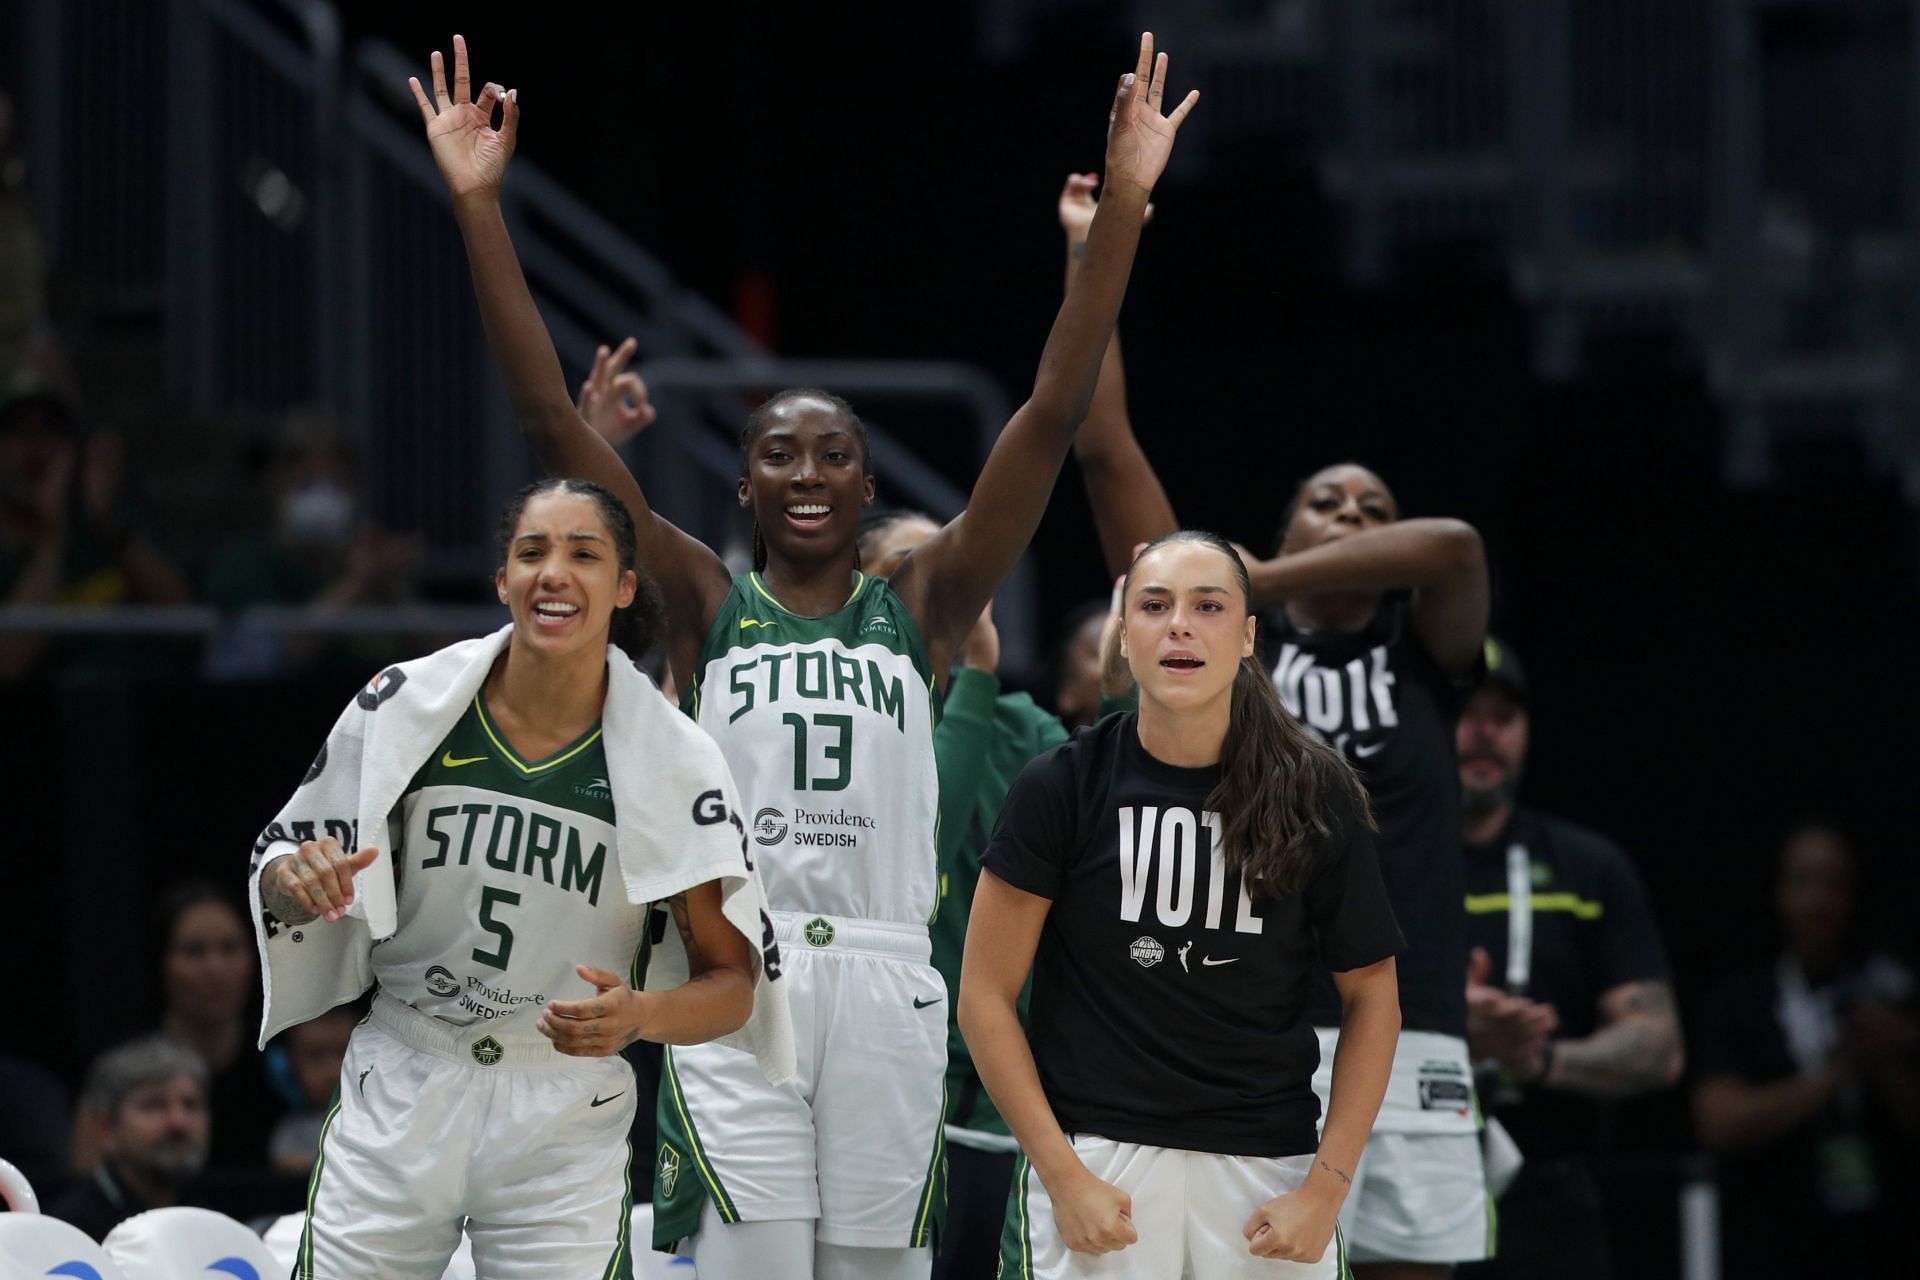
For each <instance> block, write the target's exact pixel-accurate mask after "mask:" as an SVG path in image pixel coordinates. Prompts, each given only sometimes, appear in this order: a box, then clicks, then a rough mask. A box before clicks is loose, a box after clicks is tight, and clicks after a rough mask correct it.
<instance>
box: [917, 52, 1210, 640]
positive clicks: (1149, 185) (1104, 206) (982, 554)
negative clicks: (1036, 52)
mask: <svg viewBox="0 0 1920 1280" xmlns="http://www.w3.org/2000/svg"><path fill="white" fill-rule="evenodd" d="M1166 74H1167V59H1166V55H1165V54H1161V55H1160V57H1159V58H1158V59H1157V60H1155V58H1154V56H1153V37H1152V35H1151V34H1148V35H1145V36H1142V37H1141V40H1140V57H1139V61H1138V63H1137V65H1136V66H1135V68H1134V70H1133V71H1132V72H1131V73H1130V74H1128V75H1125V76H1122V77H1121V79H1120V86H1119V90H1118V92H1117V93H1116V94H1115V97H1114V102H1113V109H1112V112H1111V113H1110V114H1109V116H1108V128H1107V190H1106V199H1104V200H1103V201H1101V202H1100V209H1099V212H1098V213H1097V214H1096V215H1095V217H1094V220H1093V226H1092V229H1091V230H1090V231H1089V233H1088V236H1087V250H1086V255H1085V257H1084V258H1083V259H1082V261H1081V264H1080V270H1079V271H1078V272H1077V273H1076V274H1075V276H1074V279H1073V284H1072V286H1071V287H1070V288H1069V289H1068V290H1067V297H1066V301H1065V302H1064V303H1063V304H1062V305H1061V307H1060V312H1059V314H1058V315H1057V316H1056V317H1055V318H1054V322H1053V329H1052V331H1051V332H1050V333H1049V334H1048V335H1047V345H1046V349H1045V350H1044V351H1042V352H1041V354H1040V368H1039V372H1038V373H1037V374H1036V375H1035V377H1034V383H1033V393H1032V394H1031V395H1030V396H1029V397H1028V399H1027V402H1026V403H1025V404H1023V405H1021V406H1020V408H1019V410H1018V411H1017V412H1015V414H1014V415H1013V419H1012V420H1011V421H1010V422H1008V423H1007V425H1006V428H1005V429H1004V430H1002V431H1001V433H1000V438H999V440H998V441H996V442H995V444H994V447H993V452H992V453H991V454H989V455H988V457H987V461H986V465H985V466H984V467H982V468H981V471H980V478H979V480H978V481H976V482H975V484H974V488H973V493H972V495H971V496H970V497H969V499H968V501H967V509H966V510H965V511H963V512H961V513H960V515H959V516H957V517H956V518H955V519H954V521H953V523H951V524H949V525H948V526H947V527H946V528H944V529H942V530H941V531H940V532H939V533H938V534H935V535H934V536H933V537H932V538H931V539H929V540H928V541H927V542H925V543H923V544H922V545H921V546H920V547H919V548H917V549H916V550H915V551H914V553H913V554H912V555H910V556H908V557H907V562H906V563H905V564H904V565H902V566H901V568H900V570H899V572H897V573H896V574H895V575H894V577H893V585H894V590H896V591H898V592H899V593H900V594H901V596H902V598H903V599H905V600H906V602H907V605H908V607H909V608H910V609H912V610H913V613H914V616H915V617H916V618H917V619H918V620H919V622H920V624H921V627H922V629H923V630H924V631H925V632H926V634H927V638H928V647H929V649H930V650H931V653H930V655H929V656H930V657H931V658H932V660H933V664H934V669H935V670H937V671H944V670H945V669H946V666H947V664H948V661H949V660H950V659H951V657H952V655H953V653H954V652H955V650H956V649H957V647H958V646H959V644H960V643H961V640H962V639H963V638H964V637H965V636H966V634H967V631H968V630H969V629H970V628H971V627H972V626H973V622H974V619H975V618H977V617H979V615H980V610H981V609H983V608H984V607H986V603H987V601H988V599H989V598H991V597H992V595H993V592H994V590H995V588H997V587H998V586H999V585H1000V582H1001V580H1002V579H1004V578H1005V577H1006V575H1007V574H1008V572H1009V571H1011V570H1012V568H1013V566H1014V563H1015V562H1016V561H1017V560H1018V559H1019V558H1020V554H1021V552H1023V551H1024V550H1025V549H1026V546H1027V543H1028V542H1029V541H1031V540H1032V538H1033V531H1034V529H1035V528H1037V527H1038V526H1039V523H1040V517H1041V515H1042V514H1043V513H1044V512H1045V511H1046V507H1047V499H1048V497H1049V496H1050V495H1051V494H1052V492H1053V484H1054V481H1055V480H1056V479H1058V478H1059V475H1060V467H1061V464H1062V463H1064V462H1065V461H1066V455H1067V450H1068V449H1069V448H1070V447H1071V446H1072V443H1073V434H1074V431H1075V429H1076V428H1078V427H1079V425H1080V422H1081V420H1082V419H1084V418H1085V417H1086V415H1087V405H1088V402H1089V401H1090V400H1091V399H1092V397H1093V389H1094V384H1095V382H1096V380H1097V378H1098V376H1099V372H1100V360H1101V358H1102V356H1103V355H1104V353H1105V351H1106V348H1107V339H1108V338H1109V337H1110V336H1111V335H1112V333H1113V324H1114V321H1115V319H1116V318H1117V317H1118V316H1119V314H1120V301H1121V299H1122V298H1123V297H1124V296H1125V294H1126V290H1127V277H1128V276H1129V274H1131V272H1132V270H1133V254H1134V250H1135V248H1136V247H1138V245H1139V242H1140V223H1141V220H1142V219H1143V218H1144V217H1145V215H1146V208H1147V197H1148V196H1149V195H1150V194H1151V193H1152V191H1153V184H1154V183H1155V182H1156V181H1158V180H1159V177H1160V174H1161V172H1162V171H1163V170H1164V169H1165V168H1166V164H1167V157H1168V156H1169V155H1170V154H1171V152H1172V149H1173V139H1174V134H1175V132H1176V131H1177V130H1178V129H1179V127H1180V122H1181V121H1182V120H1184V119H1186V116H1187V113H1188V112H1189V111H1191V110H1192V109H1193V104H1194V103H1195V102H1196V101H1197V100H1198V99H1199V94H1198V93H1189V94H1188V95H1187V97H1186V99H1185V100H1184V101H1182V102H1181V103H1180V104H1179V105H1178V106H1176V107H1175V108H1174V109H1173V111H1172V112H1171V113H1170V114H1167V115H1162V114H1161V111H1160V107H1161V97H1162V95H1163V93H1164V91H1165V87H1166Z"/></svg>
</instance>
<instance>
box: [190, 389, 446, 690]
mask: <svg viewBox="0 0 1920 1280" xmlns="http://www.w3.org/2000/svg"><path fill="white" fill-rule="evenodd" d="M267 489H268V490H269V492H271V494H272V495H273V503H274V507H273V516H272V522H273V527H272V531H271V532H270V533H269V534H268V535H266V536H264V537H252V538H246V539H241V540H238V541H235V542H232V543H230V544H228V545H227V546H226V547H224V548H222V549H221V550H220V551H219V552H218V553H217V554H216V555H215V556H214V559H213V562H212V564H211V566H210V567H209V569H208V571H207V579H206V596H207V601H208V603H210V604H212V605H214V606H215V607H217V608H220V609H224V610H229V611H233V612H238V611H240V610H243V609H247V608H250V607H253V606H257V605H306V606H308V607H310V608H312V609H315V610H321V611H325V610H338V609H347V608H352V607H355V606H362V605H396V604H404V603H406V602H408V601H411V600H413V599H414V598H415V575H416V572H417V570H418V567H419V562H420V544H419V542H418V540H417V539H414V538H412V537H407V536H403V535H400V534H395V533H391V532H389V531H388V530H386V529H384V528H382V527H381V526H380V525H379V524H378V523H377V522H375V521H374V520H373V519H372V518H371V517H370V516H369V515H368V514H367V511H366V500H365V495H364V494H363V493H362V491H361V485H360V471H359V466H358V464H357V462H356V460H355V458H354V455H353V451H352V450H351V449H350V448H348V446H347V444H346V442H345V441H344V440H343V439H342V438H341V436H340V432H339V430H338V427H337V424H334V423H332V422H331V421H329V420H327V419H325V418H323V417H320V416H317V415H314V414H309V413H297V414H293V415H290V416H289V417H288V418H287V420H286V422H285V423H284V424H283V426H282V428H281V431H280V434H279V438H278V439H277V440H276V441H275V443H274V451H273V460H272V462H271V464H270V467H269V480H268V484H267ZM410 652H411V649H410V648H408V647H407V645H406V644H405V641H404V638H397V637H386V636H381V637H354V638H352V639H349V640H346V641H343V642H341V643H339V644H334V643H330V642H329V641H328V639H327V638H326V637H323V636H312V635H296V636H291V637H290V636H287V635H284V634H281V633H274V632H266V631H251V632H250V631H244V630H242V631H235V632H229V633H228V634H227V635H226V636H224V637H222V639H221V641H220V643H219V644H218V645H217V646H216V648H215V651H214V653H213V655H212V657H211V660H210V661H211V668H212V673H213V674H214V675H215V676H217V677H220V678H224V679H247V678H263V677H271V676H277V675H282V674H285V673H287V672H289V671H300V670H309V671H310V670H311V669H312V668H313V667H314V666H315V665H316V664H318V663H320V662H321V661H323V660H327V659H331V660H333V661H336V662H337V663H338V664H339V665H340V666H341V667H342V669H343V670H345V671H346V672H348V673H350V674H351V675H353V676H354V677H355V678H358V677H361V676H364V675H365V674H366V673H367V672H368V671H372V670H376V669H377V668H379V667H380V666H382V665H384V664H386V663H388V662H391V661H394V660H396V659H397V658H398V657H399V656H403V655H404V654H406V653H410Z"/></svg>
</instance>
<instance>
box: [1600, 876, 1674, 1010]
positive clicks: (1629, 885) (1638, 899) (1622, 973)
mask: <svg viewBox="0 0 1920 1280" xmlns="http://www.w3.org/2000/svg"><path fill="white" fill-rule="evenodd" d="M1603 852H1604V853H1605V855H1606V860H1605V862H1604V863H1603V864H1602V866H1603V871H1602V879H1601V892H1602V893H1603V894H1604V895H1605V896H1604V897H1603V898H1602V899H1601V901H1602V902H1604V903H1605V904H1606V911H1605V914H1604V915H1602V916H1601V920H1602V922H1603V923H1602V927H1601V930H1600V955H1599V957H1598V959H1599V961H1600V972H1599V974H1598V977H1599V987H1600V990H1602V991H1609V990H1611V989H1613V988H1614V987H1618V986H1621V985H1623V984H1625V983H1629V982H1668V981H1671V980H1672V970H1671V969H1670V968H1669V967H1668V965H1667V949H1666V946H1665V945H1664V944H1663V943H1662V942H1661V941H1660V929H1659V926H1657V925H1656V924H1655V923H1654V920H1653V908H1652V906H1651V905H1650V904H1649V903H1648V902H1647V890H1646V886H1645V885H1644V884H1642V883H1641V881H1640V873H1639V872H1638V871H1636V870H1635V869H1634V866H1633V863H1631V862H1629V861H1628V860H1627V855H1626V854H1624V853H1622V852H1621V851H1620V850H1619V849H1617V848H1614V847H1613V846H1612V845H1606V846H1603Z"/></svg>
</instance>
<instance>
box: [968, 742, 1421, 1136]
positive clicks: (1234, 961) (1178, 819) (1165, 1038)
mask: <svg viewBox="0 0 1920 1280" xmlns="http://www.w3.org/2000/svg"><path fill="white" fill-rule="evenodd" d="M1138 724H1139V716H1138V715H1137V714H1134V713H1128V714H1124V715H1113V716H1108V717H1107V718H1106V719H1105V720H1102V721H1101V722H1100V723H1099V724H1097V725H1094V726H1092V727H1091V728H1085V729H1081V730H1079V731H1078V732H1077V733H1075V735H1074V736H1073V738H1072V740H1070V741H1069V742H1067V743H1065V744H1064V745H1062V746H1059V747H1056V748H1054V749H1053V750H1052V751H1049V752H1047V753H1046V754H1044V755H1041V756H1036V757H1035V758H1034V760H1033V761H1032V762H1031V763H1030V764H1028V765H1027V767H1026V768H1025V769H1024V770H1023V771H1022V772H1021V774H1020V777H1019V779H1018V780H1016V781H1015V783H1014V784H1013V790H1012V791H1010V792H1009V793H1008V794H1007V801H1006V805H1005V806H1004V807H1003V808H1002V809H1001V811H1000V820H999V822H998V824H997V825H996V826H995V828H994V833H993V839H992V841H991V842H990V843H989V844H988V846H987V850H986V852H985V854H983V855H982V857H981V864H982V865H983V866H984V867H986V869H987V870H989V871H991V872H992V873H993V874H994V875H996V876H998V877H1000V879H1002V880H1004V881H1006V882H1007V883H1008V884H1010V885H1012V886H1013V887H1014V888H1016V889H1023V890H1025V891H1026V892H1028V893H1032V894H1037V895H1039V896H1041V897H1043V898H1048V899H1051V900H1052V902H1053V907H1052V909H1051V910H1050V911H1049V912H1048V913H1047V923H1046V927H1045V929H1044V930H1043V931H1042V933H1041V935H1040V945H1039V950H1038V952H1037V953H1036V955H1035V957H1034V965H1033V1003H1032V1007H1031V1012H1030V1014H1029V1017H1028V1032H1027V1039H1028V1042H1029V1044H1030V1045H1031V1046H1032V1048H1033V1058H1034V1063H1035V1065H1036V1066H1037V1067H1038V1068H1039V1071H1040V1082H1041V1084H1042V1086H1043V1087H1044V1088H1045V1089H1046V1094H1047V1100H1048V1102H1050V1103H1051V1104H1052V1106H1053V1112H1054V1115H1055V1116H1056V1117H1057V1118H1058V1120H1059V1121H1060V1126H1061V1128H1063V1129H1065V1130H1066V1131H1067V1132H1068V1133H1092V1134H1097V1135H1099V1136H1101V1137H1104V1138H1110V1139H1112V1140H1114V1141H1116V1142H1137V1143H1144V1144H1148V1145H1152V1146H1160V1147H1175V1148H1179V1149H1182V1150H1187V1151H1208V1152H1217V1153H1220V1154H1224V1155H1256V1156H1287V1155H1299V1154H1302V1153H1304V1152H1310V1151H1312V1150H1313V1149H1314V1147H1315V1140H1314V1125H1315V1122H1316V1121H1317V1120H1318V1118H1319V1115H1320V1106H1319V1103H1318V1101H1316V1100H1315V1098H1314V1096H1313V1089H1312V1079H1313V1071H1314V1067H1315V1066H1316V1065H1317V1064H1318V1062H1319V1053H1320V1051H1319V1043H1318V1041H1317V1039H1316V1037H1315V1036H1314V1033H1313V1025H1312V1023H1311V1022H1310V1021H1309V1020H1308V1019H1307V1017H1306V1006H1307V990H1308V977H1309V974H1310V973H1311V972H1312V971H1313V969H1314V967H1315V965H1316V962H1317V963H1319V964H1322V965H1325V966H1326V967H1327V968H1328V969H1332V970H1336V971H1342V972H1344V971H1346V970H1349V969H1358V968H1362V967H1364V966H1366V965H1370V964H1374V963H1376V962H1378V961H1381V960H1384V959H1386V958H1387V957H1388V956H1391V955H1393V954H1394V953H1395V952H1396V951H1397V950H1398V949H1399V947H1400V934H1399V930H1398V929H1397V928H1396V927H1395V926H1394V921H1393V913H1392V911H1391V909H1390V908H1389V907H1388V905H1387V895H1386V889H1385V887H1384V886H1383V885H1382V884H1381V882H1380V869H1379V867H1378V865H1377V864H1376V863H1375V861H1374V853H1373V836H1372V833H1371V832H1370V831H1368V830H1367V828H1366V827H1365V826H1364V825H1362V824H1361V823H1360V821H1359V820H1358V818H1357V810H1356V808H1355V807H1354V806H1353V805H1352V803H1351V802H1350V801H1347V800H1345V799H1340V798H1332V797H1329V798H1328V804H1327V808H1326V810H1325V812H1327V813H1328V817H1329V821H1328V825H1329V826H1330V827H1332V828H1333V835H1332V838H1331V839H1328V840H1326V841H1324V842H1323V844H1322V847H1321V848H1319V849H1318V850H1316V851H1315V855H1314V864H1313V868H1312V871H1311V873H1310V875H1309V878H1308V882H1307V884H1306V886H1305V888H1304V889H1303V890H1302V891H1301V892H1298V893H1290V894H1285V895H1282V896H1277V897H1276V896H1271V895H1265V896H1261V897H1254V896H1252V895H1251V894H1249V893H1248V892H1247V889H1246V886H1245V885H1243V884H1241V883H1239V882H1237V881H1233V880H1232V879H1231V878H1230V877H1229V876H1228V875H1227V874H1226V865H1225V862H1224V860H1223V859H1222V857H1221V856H1220V854H1219V853H1218V851H1217V848H1216V846H1217V843H1218V841H1217V835H1218V832H1219V830H1220V825H1221V824H1220V816H1219V815H1218V814H1213V813H1208V812H1207V811H1206V800H1207V796H1208V795H1209V794H1210V793H1211V792H1212V790H1213V788H1214V784H1215V783H1216V782H1218V781H1219V778H1220V770H1219V768H1218V767H1211V768H1205V769H1183V768H1179V767H1176V766H1174V765H1169V764H1164V763H1162V762H1161V761H1159V760H1156V759H1154V758H1153V757H1152V756H1151V755H1149V754H1148V753H1147V751H1146V749H1145V748H1144V747H1142V746H1141V745H1140V738H1139V730H1138Z"/></svg>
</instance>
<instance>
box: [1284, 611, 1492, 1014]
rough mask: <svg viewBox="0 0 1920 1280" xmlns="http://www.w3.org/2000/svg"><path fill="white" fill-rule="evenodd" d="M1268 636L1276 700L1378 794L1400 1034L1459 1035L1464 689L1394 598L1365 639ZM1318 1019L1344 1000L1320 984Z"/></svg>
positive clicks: (1463, 963)
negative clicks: (1459, 756) (1396, 930)
mask: <svg viewBox="0 0 1920 1280" xmlns="http://www.w3.org/2000/svg"><path fill="white" fill-rule="evenodd" d="M1265 632H1266V639H1265V640H1264V641H1263V646H1262V647H1263V651H1265V652H1268V653H1270V654H1271V655H1272V663H1271V665H1272V670H1273V684H1274V688H1275V689H1277V690H1278V691H1279V693H1280V701H1281V702H1283V703H1285V704H1286V708H1287V710H1289V711H1291V712H1292V713H1293V714H1294V716H1295V717H1296V718H1297V719H1298V720H1299V721H1300V723H1301V724H1303V725H1305V726H1306V727H1307V728H1308V729H1310V730H1312V731H1313V732H1314V733H1316V734H1318V735H1319V736H1320V737H1321V738H1323V739H1325V740H1326V741H1327V742H1329V743H1331V744H1332V745H1333V746H1335V747H1337V748H1338V749H1339V750H1340V751H1342V752H1344V753H1345V754H1346V757H1347V759H1348V760H1349V761H1350V762H1351V763H1352V764H1353V767H1354V770H1355V771H1356V772H1358V773H1359V775H1360V780H1361V781H1362V782H1364V783H1366V785H1367V794H1368V795H1369V796H1370V797H1371V798H1372V801H1373V817H1374V821H1375V822H1377V823H1379V825H1380V833H1379V834H1378V835H1377V836H1375V837H1374V844H1375V845H1376V846H1377V847H1378V849H1379V857H1380V873H1381V875H1382V876H1383V877H1384V878H1385V880H1386V882H1387V898H1388V900H1389V901H1390V902H1392V904H1393V914H1394V918H1395V919H1396V920H1398V921H1399V922H1400V930H1401V932H1402V933H1404V934H1405V935H1406V939H1407V948H1406V954H1405V955H1404V956H1403V957H1402V958H1401V962H1400V966H1399V968H1400V1022H1401V1026H1402V1027H1403V1028H1404V1029H1405V1030H1408V1031H1433V1032H1438V1033H1440V1034H1442V1035H1449V1036H1459V1037H1461V1038H1463V1039H1464V1038H1465V1036H1466V1034H1467V994H1466V972H1467V915H1466V911H1465V909H1464V901H1463V899H1464V897H1465V883H1466V867H1465V864H1464V861H1463V859H1462V857H1461V845H1460V773H1459V767H1458V765H1457V763H1456V760H1455V755H1454V745H1453V730H1454V723H1455V722H1456V721H1457V720H1458V719H1459V718H1460V707H1461V702H1462V696H1463V693H1464V692H1465V686H1464V685H1462V684H1460V683H1457V682H1455V681H1454V680H1453V679H1451V678H1450V677H1449V676H1448V675H1447V674H1446V673H1445V672H1444V671H1442V670H1440V668H1439V666H1438V665H1437V664H1436V663H1435V662H1434V660H1433V659H1432V657H1430V656H1429V655H1428V653H1427V650H1426V646H1424V645H1422V644H1421V643H1420V638H1419V636H1417V635H1416V634H1415V633H1414V630H1413V617H1412V608H1411V605H1410V604H1409V602H1408V600H1407V598H1406V597H1405V596H1404V595H1390V596H1388V597H1387V598H1386V599H1385V600H1383V601H1382V602H1381V605H1380V610H1379V612H1378V613H1376V614H1375V615H1374V617H1373V621H1372V622H1370V623H1368V624H1367V626H1366V627H1364V628H1362V629H1361V630H1359V631H1302V630H1300V629H1299V628H1296V627H1295V626H1293V624H1291V623H1290V622H1288V621H1287V618H1286V615H1285V614H1284V613H1276V614H1274V615H1273V616H1272V617H1270V618H1269V619H1268V623H1267V627H1266V628H1265ZM1312 1018H1313V1021H1314V1024H1315V1025H1316V1026H1322V1027H1331V1026H1337V1025H1339V1022H1340V1000H1339V995H1338V993H1337V992H1335V991H1334V989H1333V984H1332V982H1330V981H1327V980H1325V979H1324V978H1323V979H1321V980H1319V981H1318V982H1316V983H1315V985H1314V992H1313V1011H1312Z"/></svg>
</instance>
